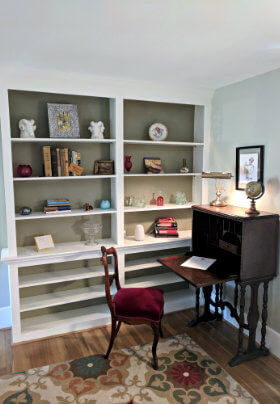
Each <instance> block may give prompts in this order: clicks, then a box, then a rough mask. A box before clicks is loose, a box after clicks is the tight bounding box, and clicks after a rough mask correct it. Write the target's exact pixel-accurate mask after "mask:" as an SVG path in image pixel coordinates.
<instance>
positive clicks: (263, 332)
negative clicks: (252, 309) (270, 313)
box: [260, 281, 269, 355]
mask: <svg viewBox="0 0 280 404" xmlns="http://www.w3.org/2000/svg"><path fill="white" fill-rule="evenodd" d="M268 282H269V281H265V282H264V283H263V308H262V329H261V335H262V339H261V347H260V350H261V351H263V352H264V354H265V355H268V354H269V350H268V349H267V348H266V346H265V336H266V320H267V300H268V293H267V292H268Z"/></svg>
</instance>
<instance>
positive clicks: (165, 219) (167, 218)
mask: <svg viewBox="0 0 280 404" xmlns="http://www.w3.org/2000/svg"><path fill="white" fill-rule="evenodd" d="M157 222H158V223H162V222H164V223H166V222H169V223H175V222H176V221H175V219H174V217H159V218H158V220H157Z"/></svg>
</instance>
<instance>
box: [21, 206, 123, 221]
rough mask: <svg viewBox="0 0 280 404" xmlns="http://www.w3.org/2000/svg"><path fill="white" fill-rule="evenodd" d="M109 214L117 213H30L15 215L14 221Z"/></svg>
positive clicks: (78, 210)
mask: <svg viewBox="0 0 280 404" xmlns="http://www.w3.org/2000/svg"><path fill="white" fill-rule="evenodd" d="M110 213H117V210H116V209H106V210H105V209H101V208H94V209H93V210H90V211H85V210H84V209H72V210H71V212H69V213H64V212H60V213H53V214H46V213H44V212H32V213H31V214H30V215H27V216H24V215H20V214H19V213H16V220H36V219H53V218H65V217H74V216H92V215H106V214H110Z"/></svg>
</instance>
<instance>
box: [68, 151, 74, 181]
mask: <svg viewBox="0 0 280 404" xmlns="http://www.w3.org/2000/svg"><path fill="white" fill-rule="evenodd" d="M72 161H73V156H72V151H71V150H69V149H68V175H73V173H72V172H71V171H69V166H70V164H71V163H72Z"/></svg>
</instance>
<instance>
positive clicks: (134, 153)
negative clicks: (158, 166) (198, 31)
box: [124, 144, 193, 174]
mask: <svg viewBox="0 0 280 404" xmlns="http://www.w3.org/2000/svg"><path fill="white" fill-rule="evenodd" d="M124 155H128V156H131V162H132V169H131V171H130V173H131V174H137V173H145V172H146V171H145V169H144V162H143V158H144V157H148V158H149V157H150V158H152V157H159V158H160V159H161V163H162V168H163V171H164V173H179V172H180V168H182V166H183V159H186V163H187V167H188V169H189V170H190V172H192V171H193V148H192V147H180V146H172V147H167V146H160V145H159V146H157V145H156V146H150V145H139V144H137V145H129V144H127V145H125V147H124Z"/></svg>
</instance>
